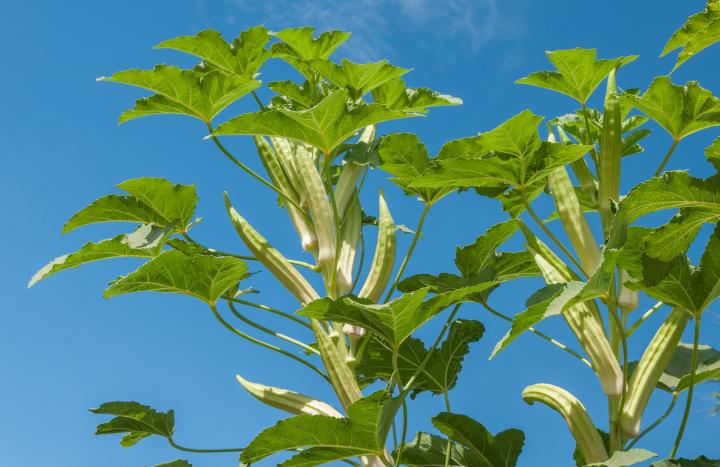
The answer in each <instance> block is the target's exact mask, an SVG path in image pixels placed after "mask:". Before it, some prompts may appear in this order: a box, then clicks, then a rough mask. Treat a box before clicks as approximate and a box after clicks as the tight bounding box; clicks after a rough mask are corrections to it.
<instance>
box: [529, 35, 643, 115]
mask: <svg viewBox="0 0 720 467" xmlns="http://www.w3.org/2000/svg"><path fill="white" fill-rule="evenodd" d="M546 54H547V57H548V59H549V60H550V63H552V64H553V65H554V66H555V70H554V71H539V72H536V73H532V74H531V75H529V76H527V77H525V78H520V79H519V80H517V81H515V82H516V83H518V84H529V85H530V86H537V87H540V88H545V89H550V90H552V91H556V92H559V93H562V94H565V95H567V96H570V97H572V98H573V99H575V100H577V101H578V102H580V103H581V104H585V103H586V102H587V100H588V99H589V98H590V95H591V94H592V93H593V91H595V89H596V88H597V87H598V86H599V85H600V83H601V82H602V80H604V79H605V77H607V75H608V74H609V73H610V70H612V69H613V68H616V67H619V66H622V65H625V64H628V63H630V62H632V61H633V60H635V59H636V58H637V55H630V56H627V57H618V58H614V59H611V60H598V59H597V50H595V49H580V48H577V49H567V50H555V51H549V52H546Z"/></svg>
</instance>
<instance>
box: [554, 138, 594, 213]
mask: <svg viewBox="0 0 720 467" xmlns="http://www.w3.org/2000/svg"><path fill="white" fill-rule="evenodd" d="M556 128H557V131H558V135H560V141H561V142H562V143H563V144H570V143H572V141H571V140H570V137H569V136H568V135H567V133H565V130H563V128H562V127H561V126H559V125H558V126H557V127H556ZM570 167H571V168H572V170H573V173H574V174H575V176H576V177H577V179H578V182H580V189H581V190H582V191H583V193H585V195H586V196H587V198H588V199H589V200H590V202H591V203H592V205H593V206H594V205H596V204H597V181H596V180H595V177H594V176H593V174H592V172H590V168H589V167H588V165H587V162H586V161H585V158H580V159H577V160H575V161H573V162H571V163H570Z"/></svg>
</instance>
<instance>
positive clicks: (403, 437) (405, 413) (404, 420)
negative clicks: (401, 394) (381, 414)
mask: <svg viewBox="0 0 720 467" xmlns="http://www.w3.org/2000/svg"><path fill="white" fill-rule="evenodd" d="M407 429H408V410H407V403H406V402H405V398H403V401H402V430H400V446H398V451H397V457H396V458H395V464H396V465H400V459H402V453H403V449H404V448H405V440H406V439H407Z"/></svg>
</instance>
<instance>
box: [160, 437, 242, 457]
mask: <svg viewBox="0 0 720 467" xmlns="http://www.w3.org/2000/svg"><path fill="white" fill-rule="evenodd" d="M167 440H168V443H170V446H172V447H174V448H175V449H177V450H179V451H185V452H196V453H200V454H211V453H219V452H242V451H243V449H244V448H227V449H195V448H188V447H185V446H181V445H179V444H177V443H176V442H175V440H173V439H172V438H167Z"/></svg>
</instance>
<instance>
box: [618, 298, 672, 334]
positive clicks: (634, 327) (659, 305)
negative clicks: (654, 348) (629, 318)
mask: <svg viewBox="0 0 720 467" xmlns="http://www.w3.org/2000/svg"><path fill="white" fill-rule="evenodd" d="M663 305H664V303H663V302H657V303H656V304H655V305H653V306H652V307H650V309H649V310H647V311H646V312H645V313H643V314H642V316H640V318H638V320H637V321H635V322H634V323H633V324H632V326H630V328H628V330H627V337H630V336H632V334H633V333H634V332H635V331H636V330H637V328H639V327H640V325H641V324H642V323H643V322H644V321H645V320H646V319H648V318H649V317H650V316H652V315H653V314H654V313H655V312H656V311H658V310H659V309H660V308H662V306H663Z"/></svg>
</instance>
